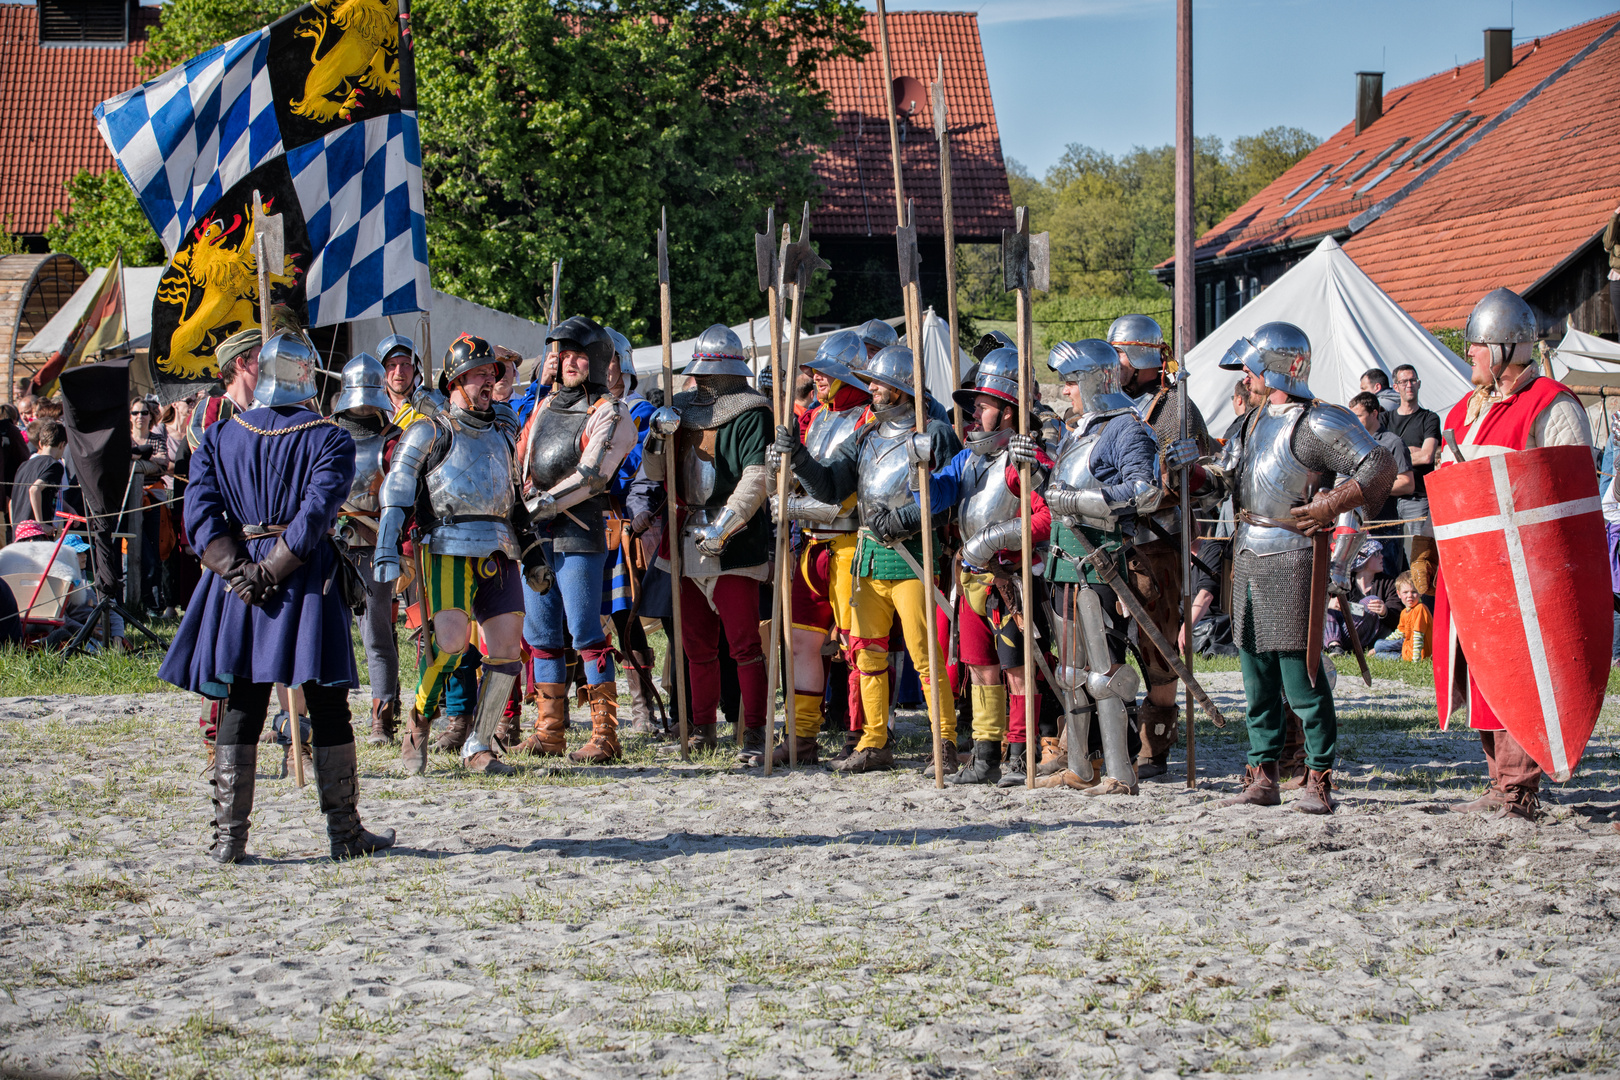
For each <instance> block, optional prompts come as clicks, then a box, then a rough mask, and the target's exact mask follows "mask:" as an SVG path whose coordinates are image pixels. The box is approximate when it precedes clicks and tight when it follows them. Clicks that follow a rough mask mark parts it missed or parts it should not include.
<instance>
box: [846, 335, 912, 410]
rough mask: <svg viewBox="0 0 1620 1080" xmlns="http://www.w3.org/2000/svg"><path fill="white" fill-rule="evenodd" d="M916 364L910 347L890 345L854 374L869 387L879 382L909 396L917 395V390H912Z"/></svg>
mask: <svg viewBox="0 0 1620 1080" xmlns="http://www.w3.org/2000/svg"><path fill="white" fill-rule="evenodd" d="M914 364H915V360H914V359H913V357H912V354H911V350H910V349H908V348H906V346H904V345H890V346H889V347H888V348H887V349H884V350H883V351H882V352H880V353H878V354H877V355H876V356H874V357H872V359H870V360H868V361H867V362H866V366H865V367H864V368H862V369H861V370H860V371H857V372H855V373H854V374H855V377H856V378H857V379H860V380H861V381H862V382H864V383H866V385H867V386H868V387H870V386H871V385H872V384H873V383H875V382H878V383H882V384H883V385H884V386H887V387H889V388H890V389H892V390H898V391H900V392H901V393H902V394H905V395H907V396H908V397H915V396H916V392H915V391H914V390H912V382H911V374H912V367H913V366H914Z"/></svg>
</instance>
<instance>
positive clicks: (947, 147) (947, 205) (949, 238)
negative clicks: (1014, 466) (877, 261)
mask: <svg viewBox="0 0 1620 1080" xmlns="http://www.w3.org/2000/svg"><path fill="white" fill-rule="evenodd" d="M938 60H939V69H938V70H939V77H938V78H937V79H935V80H934V86H933V99H934V138H936V139H938V140H939V194H940V199H941V201H942V202H943V204H944V206H943V211H944V217H945V310H946V313H947V314H948V315H949V317H950V324H951V344H950V350H951V388H952V389H955V388H956V387H958V386H960V385H961V384H962V368H961V364H962V350H961V348H960V347H959V346H958V345H957V343H956V333H957V330H956V218H955V215H954V214H953V212H952V210H951V136H950V133H949V132H948V131H947V130H946V127H945V57H944V56H943V55H941V56H939V58H938ZM953 411H954V412H955V414H956V437H957V438H958V439H960V438H961V437H962V432H963V431H964V430H965V427H966V424H965V422H964V419H963V416H962V406H961V405H960V404H957V406H956V408H955V409H954V410H953Z"/></svg>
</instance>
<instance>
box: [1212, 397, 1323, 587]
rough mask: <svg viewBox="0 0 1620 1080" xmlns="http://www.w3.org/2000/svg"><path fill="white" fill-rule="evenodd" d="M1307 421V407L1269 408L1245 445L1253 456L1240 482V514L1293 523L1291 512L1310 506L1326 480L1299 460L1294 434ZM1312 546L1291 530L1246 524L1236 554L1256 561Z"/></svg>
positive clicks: (1248, 456)
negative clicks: (1253, 556)
mask: <svg viewBox="0 0 1620 1080" xmlns="http://www.w3.org/2000/svg"><path fill="white" fill-rule="evenodd" d="M1304 415H1305V407H1304V406H1303V405H1283V406H1278V405H1268V406H1266V411H1265V414H1264V415H1262V416H1261V417H1260V419H1259V420H1257V421H1255V424H1254V427H1253V428H1252V429H1250V431H1249V434H1248V437H1247V439H1246V441H1245V450H1246V451H1247V454H1246V460H1245V461H1244V462H1243V473H1242V476H1241V477H1240V478H1239V480H1238V498H1237V505H1238V509H1240V510H1247V511H1248V512H1249V513H1251V514H1258V515H1259V516H1261V517H1267V518H1271V519H1273V520H1276V521H1292V520H1293V518H1292V517H1291V516H1290V514H1289V511H1290V510H1292V509H1293V508H1294V507H1296V506H1302V505H1304V504H1305V503H1306V502H1307V501H1308V500H1309V498H1310V495H1311V490H1312V486H1313V485H1314V484H1315V483H1316V482H1317V481H1318V480H1320V479H1321V474H1319V473H1315V472H1312V471H1311V470H1310V469H1307V468H1306V467H1305V466H1304V464H1303V463H1302V462H1301V461H1300V460H1299V459H1298V458H1297V457H1295V456H1294V447H1293V442H1294V429H1295V428H1296V427H1297V426H1298V425H1299V421H1300V419H1301V418H1302V417H1304ZM1310 546H1311V541H1310V538H1309V537H1306V536H1301V535H1300V534H1299V533H1297V532H1294V531H1293V530H1291V529H1282V528H1275V527H1272V526H1267V525H1251V524H1249V523H1248V522H1240V523H1239V524H1238V527H1237V540H1236V542H1235V543H1234V544H1233V550H1235V551H1242V550H1243V549H1245V548H1247V549H1248V550H1250V551H1252V552H1254V553H1255V554H1256V555H1274V554H1276V553H1278V552H1281V551H1294V550H1297V549H1299V548H1308V547H1310Z"/></svg>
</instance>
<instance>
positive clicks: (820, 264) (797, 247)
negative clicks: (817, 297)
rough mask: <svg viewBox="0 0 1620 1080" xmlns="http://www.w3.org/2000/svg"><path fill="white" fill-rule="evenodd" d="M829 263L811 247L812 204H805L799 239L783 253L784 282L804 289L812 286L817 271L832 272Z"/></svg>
mask: <svg viewBox="0 0 1620 1080" xmlns="http://www.w3.org/2000/svg"><path fill="white" fill-rule="evenodd" d="M830 269H831V267H830V266H828V264H827V261H826V260H825V259H823V258H822V257H821V256H820V255H817V254H816V252H815V249H814V248H812V247H811V246H810V204H809V203H805V204H804V219H803V221H802V222H801V223H800V225H799V238H798V239H797V240H795V241H793V242H792V243H790V244H788V245H787V248H786V249H785V250H784V251H783V253H782V280H783V281H791V282H794V283H795V284H797V285H798V286H799V288H801V289H802V288H804V287H805V286H806V285H808V284H810V275H811V274H813V273H815V272H816V271H817V270H830Z"/></svg>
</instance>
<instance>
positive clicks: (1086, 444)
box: [1046, 427, 1119, 532]
mask: <svg viewBox="0 0 1620 1080" xmlns="http://www.w3.org/2000/svg"><path fill="white" fill-rule="evenodd" d="M1101 439H1102V429H1101V428H1100V427H1099V428H1098V429H1097V430H1096V431H1094V432H1092V433H1090V434H1087V435H1081V436H1079V437H1078V438H1076V437H1073V436H1071V437H1070V438H1067V439H1065V440H1064V441H1063V445H1062V446H1060V447H1058V456H1057V460H1056V461H1055V462H1053V463H1052V478H1051V479H1050V480H1048V481H1047V484H1046V486H1047V489H1048V490H1057V491H1087V490H1095V489H1097V488H1098V487H1101V486H1102V485H1101V484H1100V483H1099V482H1098V480H1097V477H1096V474H1095V473H1093V472H1092V471H1091V455H1092V454H1093V453H1094V452H1095V451H1096V449H1097V443H1098V442H1099V441H1100V440H1101ZM1080 520H1081V521H1082V522H1084V523H1085V524H1087V525H1090V526H1092V527H1093V528H1097V529H1103V530H1106V531H1108V532H1112V531H1114V530H1115V529H1117V528H1119V523H1118V522H1117V521H1114V520H1112V519H1110V520H1106V521H1105V520H1096V519H1092V518H1088V517H1082V518H1081V519H1080Z"/></svg>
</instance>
